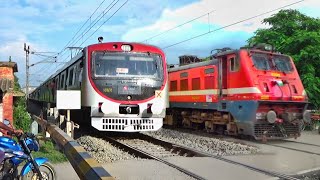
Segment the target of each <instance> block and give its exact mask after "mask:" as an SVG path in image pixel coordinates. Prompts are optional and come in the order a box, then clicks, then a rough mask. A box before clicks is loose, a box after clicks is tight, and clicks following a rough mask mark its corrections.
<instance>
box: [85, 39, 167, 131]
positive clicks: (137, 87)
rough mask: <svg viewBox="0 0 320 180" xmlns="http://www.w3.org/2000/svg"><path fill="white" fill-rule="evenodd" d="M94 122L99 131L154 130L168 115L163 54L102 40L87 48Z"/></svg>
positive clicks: (154, 48) (92, 121) (134, 45)
mask: <svg viewBox="0 0 320 180" xmlns="http://www.w3.org/2000/svg"><path fill="white" fill-rule="evenodd" d="M87 52H88V60H89V61H88V79H89V83H90V87H89V88H88V90H89V92H92V93H90V94H92V96H91V95H90V96H91V97H87V99H86V101H88V102H90V104H91V124H92V126H93V127H95V128H96V129H98V130H100V131H123V132H139V131H155V130H158V129H160V128H161V127H162V124H163V118H164V117H165V110H166V101H167V96H168V93H167V91H168V89H167V69H166V60H165V55H164V53H163V52H162V51H161V50H160V49H158V48H156V47H154V46H149V45H144V44H133V43H131V44H123V43H102V44H96V45H93V46H89V47H88V51H87Z"/></svg>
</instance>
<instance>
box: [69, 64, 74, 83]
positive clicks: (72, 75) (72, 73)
mask: <svg viewBox="0 0 320 180" xmlns="http://www.w3.org/2000/svg"><path fill="white" fill-rule="evenodd" d="M73 82H74V67H72V68H70V69H69V76H68V86H72V85H73Z"/></svg>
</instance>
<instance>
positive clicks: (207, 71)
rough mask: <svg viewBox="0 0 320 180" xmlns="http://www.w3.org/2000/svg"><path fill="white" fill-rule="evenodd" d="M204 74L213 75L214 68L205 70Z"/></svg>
mask: <svg viewBox="0 0 320 180" xmlns="http://www.w3.org/2000/svg"><path fill="white" fill-rule="evenodd" d="M204 73H205V74H212V73H214V68H208V69H205V70H204Z"/></svg>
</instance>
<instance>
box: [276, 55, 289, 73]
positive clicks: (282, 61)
mask: <svg viewBox="0 0 320 180" xmlns="http://www.w3.org/2000/svg"><path fill="white" fill-rule="evenodd" d="M273 61H274V64H275V68H276V69H277V70H278V71H283V72H290V71H292V70H293V68H292V66H291V63H290V59H289V57H286V56H274V57H273Z"/></svg>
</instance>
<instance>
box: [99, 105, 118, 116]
mask: <svg viewBox="0 0 320 180" xmlns="http://www.w3.org/2000/svg"><path fill="white" fill-rule="evenodd" d="M101 111H102V112H103V113H104V114H112V113H118V111H119V104H115V103H102V105H101Z"/></svg>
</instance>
